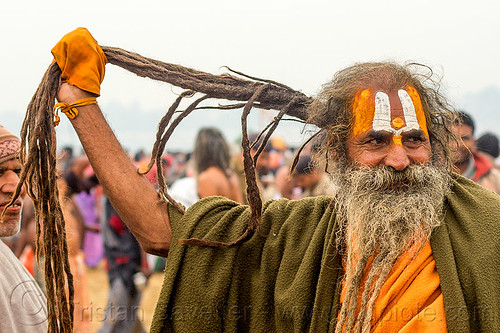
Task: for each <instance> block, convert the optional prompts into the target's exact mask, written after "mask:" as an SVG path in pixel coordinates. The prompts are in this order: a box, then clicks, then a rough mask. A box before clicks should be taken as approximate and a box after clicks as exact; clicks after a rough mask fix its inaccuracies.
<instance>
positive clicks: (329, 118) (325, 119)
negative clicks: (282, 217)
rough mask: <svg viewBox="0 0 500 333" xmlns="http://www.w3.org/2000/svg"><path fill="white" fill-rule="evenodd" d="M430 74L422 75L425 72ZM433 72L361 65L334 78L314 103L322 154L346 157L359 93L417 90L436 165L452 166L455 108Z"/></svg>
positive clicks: (418, 67) (313, 118) (389, 65)
mask: <svg viewBox="0 0 500 333" xmlns="http://www.w3.org/2000/svg"><path fill="white" fill-rule="evenodd" d="M424 69H425V70H427V72H423V70H424ZM433 76H434V74H433V72H432V70H431V69H430V68H429V67H427V66H424V65H421V64H416V63H409V64H406V65H399V64H396V63H394V62H390V61H387V62H368V63H358V64H354V65H352V66H350V67H347V68H345V69H343V70H341V71H339V72H337V73H336V74H335V76H334V77H333V79H332V80H331V81H330V82H328V83H327V84H325V85H323V89H322V90H321V92H320V93H319V94H318V96H317V97H316V98H315V99H314V101H313V102H312V103H311V105H310V107H309V109H308V111H309V119H308V122H309V123H312V124H314V125H316V126H318V127H319V128H320V129H321V130H322V131H323V132H324V140H323V143H322V145H321V147H322V149H321V150H322V153H323V154H324V156H326V161H328V155H327V152H328V151H331V150H333V151H334V152H335V153H336V154H337V156H338V157H345V153H346V142H347V140H348V139H349V137H350V135H351V133H352V126H353V123H354V116H353V113H352V108H353V102H354V97H355V95H356V93H358V92H360V91H362V90H363V89H366V88H367V87H370V86H376V87H379V88H381V89H384V90H387V91H390V90H396V89H404V88H406V87H407V86H411V87H413V88H415V89H416V90H417V92H418V94H419V96H420V100H421V103H422V108H423V111H424V114H425V120H426V123H427V130H428V132H429V139H430V141H431V145H432V150H433V160H434V161H435V162H436V163H444V164H447V165H451V151H450V148H449V143H450V142H451V141H452V140H454V139H456V138H455V136H454V135H453V132H452V130H451V125H452V124H453V121H454V119H455V118H456V115H455V112H454V111H453V108H452V106H451V105H450V104H449V103H448V101H447V100H446V98H445V97H444V96H443V95H442V94H441V93H440V91H439V83H438V81H437V80H435V79H433Z"/></svg>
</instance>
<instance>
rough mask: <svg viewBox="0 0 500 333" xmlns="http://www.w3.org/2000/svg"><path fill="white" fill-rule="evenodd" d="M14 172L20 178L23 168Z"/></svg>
mask: <svg viewBox="0 0 500 333" xmlns="http://www.w3.org/2000/svg"><path fill="white" fill-rule="evenodd" d="M14 172H15V173H16V175H18V176H19V175H20V174H21V168H19V169H14Z"/></svg>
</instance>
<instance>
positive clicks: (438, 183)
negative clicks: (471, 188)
mask: <svg viewBox="0 0 500 333" xmlns="http://www.w3.org/2000/svg"><path fill="white" fill-rule="evenodd" d="M332 176H333V179H334V181H335V182H336V184H337V185H338V186H339V189H338V192H337V195H336V211H337V214H338V217H339V219H338V221H341V224H342V225H341V227H340V231H339V233H338V234H337V244H338V245H339V246H341V247H342V248H345V251H346V253H344V258H345V267H346V274H345V281H344V282H345V284H346V288H347V291H346V294H345V298H344V301H343V303H342V307H341V309H340V315H339V321H338V322H337V328H336V330H337V332H341V331H342V327H344V325H345V328H344V329H345V332H352V331H353V330H354V329H355V331H357V332H369V331H370V328H371V318H372V314H373V306H374V304H375V300H376V298H377V297H378V294H379V293H380V289H381V287H382V285H383V283H384V282H385V280H386V279H387V277H388V275H389V273H390V271H391V270H392V268H393V267H394V264H395V262H396V260H397V259H398V258H399V257H400V256H401V255H402V254H403V253H405V252H407V251H409V250H410V248H411V249H412V250H413V249H415V252H414V253H412V254H413V255H416V254H417V253H418V251H419V250H420V249H421V247H422V246H423V245H425V243H426V242H427V241H428V240H429V238H430V235H431V232H432V230H433V229H434V228H436V227H437V226H439V225H440V222H441V220H442V214H443V205H444V197H445V195H446V194H448V193H449V192H450V176H449V173H448V172H447V170H446V169H445V168H444V167H438V166H433V165H429V166H422V165H412V166H409V167H407V168H406V169H405V170H404V171H401V172H400V171H396V170H395V169H393V168H391V167H386V166H378V167H375V168H368V167H356V166H352V165H350V164H349V163H348V162H346V161H340V162H339V161H337V163H336V165H335V166H334V170H333V174H332ZM415 244H416V245H417V246H414V245H415ZM418 246H420V247H418ZM372 256H373V262H372V265H371V269H369V270H368V271H367V272H366V274H367V276H366V281H365V283H364V287H363V294H362V297H361V305H359V304H358V294H359V293H360V290H361V280H362V278H363V273H364V270H365V267H366V265H367V262H368V260H369V258H370V257H372ZM358 306H359V307H360V311H359V313H358V314H357V315H356V309H357V307H358Z"/></svg>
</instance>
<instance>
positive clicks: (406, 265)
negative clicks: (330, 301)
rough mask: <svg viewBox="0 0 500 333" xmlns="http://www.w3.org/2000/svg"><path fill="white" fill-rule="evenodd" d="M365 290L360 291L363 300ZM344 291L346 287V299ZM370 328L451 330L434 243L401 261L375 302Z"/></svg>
mask: <svg viewBox="0 0 500 333" xmlns="http://www.w3.org/2000/svg"><path fill="white" fill-rule="evenodd" d="M368 265H371V262H370V263H369V264H368ZM365 277H366V273H365ZM363 283H364V281H362V286H363ZM362 293H363V290H360V294H359V295H360V296H359V299H361V294H362ZM344 294H345V286H344V287H343V290H342V298H341V299H342V300H343V298H344ZM370 331H371V332H376V333H382V332H384V333H387V332H438V333H439V332H447V328H446V320H445V313H444V302H443V294H442V292H441V285H440V280H439V275H438V272H437V269H436V262H435V261H434V257H433V255H432V249H431V245H430V242H427V243H426V244H425V245H424V247H423V248H422V249H421V250H420V252H419V253H418V254H417V255H416V256H415V257H414V258H412V255H411V251H409V252H408V253H406V254H405V255H403V256H402V257H401V258H399V259H398V260H397V262H396V264H395V265H394V267H393V269H392V271H391V273H390V274H389V276H388V277H387V280H386V281H385V282H384V284H383V286H382V288H381V290H380V294H379V296H378V298H377V300H376V301H375V306H374V311H373V316H372V323H371V330H370Z"/></svg>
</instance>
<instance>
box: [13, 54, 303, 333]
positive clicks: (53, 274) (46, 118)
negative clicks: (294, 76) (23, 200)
mask: <svg viewBox="0 0 500 333" xmlns="http://www.w3.org/2000/svg"><path fill="white" fill-rule="evenodd" d="M102 49H103V51H104V53H105V54H106V57H107V59H108V61H109V62H110V63H111V64H114V65H116V66H119V67H122V68H124V69H126V70H128V71H130V72H132V73H135V74H136V75H138V76H141V77H148V78H151V79H153V80H158V81H163V82H167V83H170V84H172V85H174V86H178V87H181V88H183V89H186V91H185V92H184V93H182V94H180V95H179V97H178V98H177V99H176V100H175V102H174V103H173V104H172V106H171V107H170V108H169V110H168V111H167V113H166V114H165V116H164V117H163V118H162V119H161V121H160V123H159V125H158V131H157V134H156V142H155V143H154V145H153V149H152V157H151V161H150V163H149V164H148V166H147V168H146V169H143V170H139V171H138V172H139V173H141V174H145V173H147V172H148V171H150V170H151V168H152V167H153V165H154V164H155V163H156V165H157V170H162V167H161V164H162V159H161V155H162V153H163V151H164V149H165V146H166V143H167V141H168V139H169V138H170V136H171V135H172V133H173V131H174V129H175V128H176V126H177V125H178V124H179V123H180V121H181V120H182V119H184V118H185V117H186V116H188V115H189V114H190V113H191V112H192V111H193V110H195V109H197V108H203V107H198V105H199V104H200V103H201V102H203V101H204V100H207V99H210V98H212V99H226V100H230V101H238V103H234V104H230V105H225V106H218V107H216V108H219V109H238V108H243V112H242V116H241V126H242V149H243V156H244V168H245V177H246V182H247V196H248V199H249V205H250V209H251V213H250V218H249V222H248V227H247V229H246V230H245V232H244V233H243V234H242V235H241V236H240V237H239V238H238V239H236V240H234V241H232V242H229V243H223V242H218V241H211V240H200V239H184V240H179V241H180V242H182V243H184V244H187V245H192V246H232V245H235V244H238V243H240V242H242V241H244V240H245V239H246V238H247V237H248V236H249V235H251V234H252V233H253V232H254V231H255V229H257V230H258V228H259V224H260V221H261V216H262V200H261V198H260V194H259V189H258V186H257V180H256V174H255V161H256V160H257V158H258V156H259V154H260V152H261V151H262V148H263V147H264V146H265V145H266V143H267V141H268V140H269V138H270V137H271V135H272V133H273V132H274V130H275V129H276V127H277V125H278V123H279V121H280V120H281V119H282V117H283V116H284V115H285V114H287V115H289V116H292V117H295V118H299V119H301V120H303V121H305V120H306V119H307V116H306V108H307V106H308V105H309V104H310V103H311V101H312V99H311V98H310V97H307V96H306V95H304V94H303V93H301V92H298V91H295V90H293V89H291V88H289V87H287V86H285V85H283V84H280V83H277V82H274V81H270V80H262V79H258V78H255V77H251V76H247V75H244V74H242V73H239V72H236V71H232V70H231V69H229V68H228V70H229V71H231V72H233V73H235V74H238V75H239V76H241V77H244V79H243V78H240V77H237V76H234V75H230V74H222V75H212V74H208V73H204V72H200V71H196V70H194V69H190V68H186V67H182V66H179V65H173V64H168V63H164V62H161V61H158V60H154V59H150V58H146V57H143V56H141V55H139V54H137V53H132V52H128V51H125V50H122V49H120V48H115V47H102ZM60 77H61V70H60V69H59V67H58V65H57V63H55V62H54V63H52V65H51V66H50V67H49V68H48V70H47V72H46V73H45V75H44V77H43V79H42V82H41V83H40V85H39V87H38V89H37V91H36V93H35V95H34V96H33V98H32V100H31V102H30V104H29V105H28V109H27V112H26V116H25V119H24V122H23V125H22V129H21V152H20V159H21V162H22V164H23V168H22V172H21V175H20V182H19V185H18V187H17V189H16V191H15V195H14V198H13V199H12V202H14V201H15V199H16V198H17V197H18V196H19V194H20V191H21V186H22V184H25V185H26V188H27V191H28V194H29V195H30V197H31V198H32V199H33V202H34V205H35V209H36V237H37V243H39V241H40V237H41V236H40V235H41V226H43V253H44V256H45V257H44V263H45V267H44V268H45V283H46V287H47V299H48V302H47V303H48V304H47V308H48V320H49V322H48V324H49V325H48V331H49V332H72V330H73V309H74V306H73V295H74V289H73V277H72V275H71V272H70V267H69V261H68V249H67V244H66V233H65V222H64V217H63V213H62V210H61V205H60V203H59V195H58V189H57V186H56V180H57V174H56V135H55V131H54V123H53V118H52V109H53V107H54V104H55V99H56V94H57V91H58V88H59V84H60ZM196 92H198V93H202V94H203V96H202V97H200V98H198V99H197V100H195V101H194V102H193V103H192V104H191V105H189V106H188V107H187V108H186V109H185V110H184V111H182V112H180V113H179V112H178V111H177V108H178V106H179V104H180V103H181V101H182V100H183V99H184V98H187V97H190V96H192V95H193V94H194V93H196ZM254 106H255V107H258V108H261V109H268V110H269V109H274V110H279V113H278V115H277V116H276V117H275V118H274V120H273V121H272V122H271V123H270V124H269V125H268V126H266V128H265V129H264V130H263V131H262V132H261V134H260V135H259V138H260V137H261V136H264V138H263V140H262V143H261V146H260V149H259V148H257V154H256V155H255V156H254V157H253V158H252V156H251V155H250V141H249V139H248V134H247V117H248V114H249V113H250V111H251V110H252V108H253V107H254ZM207 108H208V107H207ZM210 108H213V107H210ZM176 113H179V114H178V116H177V117H176V118H175V119H173V117H174V115H175V114H176ZM264 134H265V135H264ZM158 184H159V194H160V197H161V198H163V199H164V200H167V201H169V202H170V203H171V204H172V205H174V206H175V207H176V208H177V209H178V210H179V211H180V212H182V213H183V212H184V210H183V208H182V206H181V205H179V204H178V203H177V202H176V201H175V200H173V199H172V198H171V197H170V195H169V194H168V192H167V189H166V182H165V179H164V176H163V174H162V173H161V172H158ZM42 221H43V223H41V222H42ZM40 251H41V249H39V248H38V247H37V256H38V255H39V254H40V253H41V252H40ZM65 286H68V293H66V292H65Z"/></svg>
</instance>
